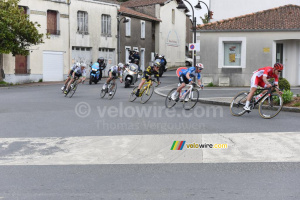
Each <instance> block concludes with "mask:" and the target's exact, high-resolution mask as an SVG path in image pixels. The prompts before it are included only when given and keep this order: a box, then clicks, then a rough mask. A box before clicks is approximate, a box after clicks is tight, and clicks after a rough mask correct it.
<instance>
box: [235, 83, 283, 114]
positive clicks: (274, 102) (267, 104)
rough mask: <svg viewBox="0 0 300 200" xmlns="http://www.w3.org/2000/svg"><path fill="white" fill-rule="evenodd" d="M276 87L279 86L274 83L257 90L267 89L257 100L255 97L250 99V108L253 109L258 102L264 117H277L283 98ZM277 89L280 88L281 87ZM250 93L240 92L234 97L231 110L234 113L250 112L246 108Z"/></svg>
mask: <svg viewBox="0 0 300 200" xmlns="http://www.w3.org/2000/svg"><path fill="white" fill-rule="evenodd" d="M275 88H277V87H276V86H275V85H274V84H273V85H272V87H271V88H268V89H265V88H264V89H257V91H266V90H267V91H266V92H264V93H263V95H262V96H261V97H260V98H259V99H258V100H257V101H255V98H254V97H252V99H251V101H250V104H249V107H250V109H251V110H253V109H254V108H255V107H256V105H257V104H258V105H259V107H258V111H259V114H260V116H261V117H262V118H264V119H271V118H273V117H275V116H276V115H277V114H278V113H279V112H280V111H281V109H282V106H283V100H282V97H281V95H280V94H278V93H277V92H274V89H275ZM277 89H278V90H280V89H279V88H277ZM280 91H281V90H280ZM249 93H250V92H240V93H238V94H237V95H236V96H235V97H234V98H233V99H232V102H231V104H230V112H231V114H232V115H234V116H241V115H243V114H245V113H246V112H248V113H249V112H250V111H246V110H244V106H245V105H246V101H247V99H246V98H247V96H248V94H249Z"/></svg>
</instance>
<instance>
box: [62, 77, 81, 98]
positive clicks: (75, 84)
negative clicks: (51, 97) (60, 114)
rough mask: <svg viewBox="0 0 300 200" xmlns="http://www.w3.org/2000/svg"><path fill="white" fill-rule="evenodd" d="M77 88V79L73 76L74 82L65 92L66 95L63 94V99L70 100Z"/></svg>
mask: <svg viewBox="0 0 300 200" xmlns="http://www.w3.org/2000/svg"><path fill="white" fill-rule="evenodd" d="M77 86H78V77H77V76H75V80H74V82H73V83H72V84H71V85H70V88H69V89H68V90H67V93H64V94H65V97H69V98H72V96H73V95H74V94H75V92H76V89H77Z"/></svg>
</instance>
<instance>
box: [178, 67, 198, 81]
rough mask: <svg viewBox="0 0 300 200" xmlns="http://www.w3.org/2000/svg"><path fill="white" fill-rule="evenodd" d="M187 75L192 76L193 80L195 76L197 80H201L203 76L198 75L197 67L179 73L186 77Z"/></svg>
mask: <svg viewBox="0 0 300 200" xmlns="http://www.w3.org/2000/svg"><path fill="white" fill-rule="evenodd" d="M187 73H189V74H190V77H191V78H192V77H194V76H196V75H197V79H198V80H199V79H200V78H201V74H200V73H196V67H190V68H188V69H184V70H182V71H181V72H180V73H179V75H184V76H186V75H187Z"/></svg>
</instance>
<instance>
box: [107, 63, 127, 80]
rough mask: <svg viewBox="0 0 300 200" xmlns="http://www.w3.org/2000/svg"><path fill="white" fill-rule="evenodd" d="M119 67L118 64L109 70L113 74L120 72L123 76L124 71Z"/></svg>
mask: <svg viewBox="0 0 300 200" xmlns="http://www.w3.org/2000/svg"><path fill="white" fill-rule="evenodd" d="M118 68H119V67H118V66H117V65H115V66H112V67H110V69H109V71H108V72H112V74H113V76H117V74H120V76H121V77H122V73H123V71H122V70H120V71H119V69H118Z"/></svg>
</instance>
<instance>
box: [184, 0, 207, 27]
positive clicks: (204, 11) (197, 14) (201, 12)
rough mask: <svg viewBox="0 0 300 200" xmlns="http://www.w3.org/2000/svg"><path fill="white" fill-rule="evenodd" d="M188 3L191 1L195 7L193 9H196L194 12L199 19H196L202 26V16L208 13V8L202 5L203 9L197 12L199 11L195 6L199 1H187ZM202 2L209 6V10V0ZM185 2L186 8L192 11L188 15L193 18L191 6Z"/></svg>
mask: <svg viewBox="0 0 300 200" xmlns="http://www.w3.org/2000/svg"><path fill="white" fill-rule="evenodd" d="M186 1H189V2H190V3H191V4H192V6H193V9H194V12H195V17H196V18H197V19H196V21H197V24H202V20H201V19H200V16H201V17H204V14H205V13H207V8H206V6H205V5H204V3H200V5H201V7H202V9H201V10H197V9H195V7H194V6H195V5H197V4H198V0H186ZM201 1H203V2H205V3H206V4H207V6H208V8H209V0H201ZM183 2H184V3H185V5H186V7H187V8H188V9H189V10H190V11H191V12H189V13H188V14H189V15H191V16H192V15H193V14H192V9H191V6H190V5H189V4H188V3H186V2H185V1H183ZM191 18H192V17H191Z"/></svg>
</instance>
